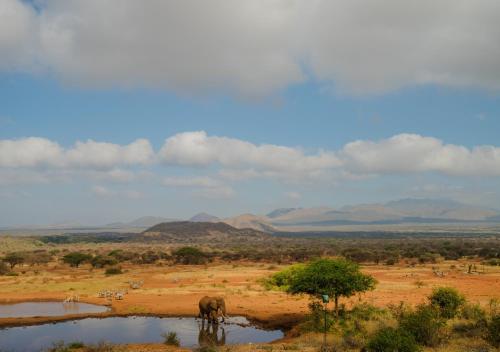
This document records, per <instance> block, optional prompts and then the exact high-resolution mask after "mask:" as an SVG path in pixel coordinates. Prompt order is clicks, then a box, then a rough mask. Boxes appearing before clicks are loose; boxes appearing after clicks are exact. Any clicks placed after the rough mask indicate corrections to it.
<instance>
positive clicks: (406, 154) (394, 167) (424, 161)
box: [339, 134, 500, 176]
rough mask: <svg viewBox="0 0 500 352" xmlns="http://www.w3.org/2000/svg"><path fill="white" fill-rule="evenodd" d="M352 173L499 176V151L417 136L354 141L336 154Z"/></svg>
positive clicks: (498, 149)
mask: <svg viewBox="0 0 500 352" xmlns="http://www.w3.org/2000/svg"><path fill="white" fill-rule="evenodd" d="M339 155H340V156H341V159H342V160H343V162H344V166H345V168H346V169H347V170H349V171H351V172H354V173H369V174H370V173H373V174H397V173H417V172H438V173H442V174H447V175H454V176H498V175H500V148H498V147H494V146H487V145H486V146H477V147H474V148H472V149H468V148H466V147H464V146H460V145H454V144H445V143H443V141H441V140H439V139H437V138H432V137H423V136H420V135H417V134H399V135H396V136H393V137H391V138H388V139H384V140H381V141H378V142H373V141H355V142H352V143H348V144H347V145H346V146H345V147H344V148H343V150H342V151H341V153H339Z"/></svg>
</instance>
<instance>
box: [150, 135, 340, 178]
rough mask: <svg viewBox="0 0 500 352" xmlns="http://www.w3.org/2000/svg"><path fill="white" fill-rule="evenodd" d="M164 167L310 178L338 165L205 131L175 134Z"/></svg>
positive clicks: (323, 155)
mask: <svg viewBox="0 0 500 352" xmlns="http://www.w3.org/2000/svg"><path fill="white" fill-rule="evenodd" d="M159 157H160V159H161V160H162V161H163V162H165V163H173V164H179V165H187V166H207V165H210V164H213V163H216V164H220V165H222V166H225V167H232V168H234V167H240V168H241V167H250V168H253V169H256V170H257V172H258V171H260V172H263V173H265V174H267V175H272V174H279V175H286V174H288V175H289V176H290V177H291V178H293V177H297V176H310V175H313V174H315V173H318V172H321V170H325V169H330V168H332V167H335V166H338V165H339V160H338V158H337V157H336V156H335V155H334V154H333V153H328V152H324V151H320V152H318V153H316V154H313V155H306V154H305V153H304V152H303V151H302V150H301V149H299V148H291V147H286V146H279V145H273V144H261V145H255V144H253V143H250V142H247V141H242V140H239V139H235V138H228V137H217V136H208V135H207V134H206V132H204V131H197V132H185V133H179V134H176V135H174V136H172V137H170V138H168V139H167V140H166V141H165V144H164V145H163V147H162V148H161V150H160V151H159Z"/></svg>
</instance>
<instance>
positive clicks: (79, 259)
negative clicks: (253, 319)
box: [63, 252, 92, 268]
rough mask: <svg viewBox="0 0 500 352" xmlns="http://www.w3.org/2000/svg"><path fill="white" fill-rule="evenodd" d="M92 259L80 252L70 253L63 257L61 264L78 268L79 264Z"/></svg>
mask: <svg viewBox="0 0 500 352" xmlns="http://www.w3.org/2000/svg"><path fill="white" fill-rule="evenodd" d="M91 259H92V256H91V255H90V254H86V253H81V252H71V253H68V254H66V255H65V256H64V257H63V262H64V263H66V264H69V265H70V266H72V267H75V268H78V267H79V266H80V264H82V263H85V262H88V261H90V260H91Z"/></svg>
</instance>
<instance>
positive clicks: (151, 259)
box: [139, 251, 160, 264]
mask: <svg viewBox="0 0 500 352" xmlns="http://www.w3.org/2000/svg"><path fill="white" fill-rule="evenodd" d="M159 259H160V256H159V255H158V253H156V252H153V251H147V252H144V253H141V255H140V260H139V262H140V263H141V264H154V263H156V262H157V261H158V260H159Z"/></svg>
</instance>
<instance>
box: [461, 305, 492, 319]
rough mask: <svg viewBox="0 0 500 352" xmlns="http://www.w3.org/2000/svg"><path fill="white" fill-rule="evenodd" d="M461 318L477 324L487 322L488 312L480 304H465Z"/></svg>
mask: <svg viewBox="0 0 500 352" xmlns="http://www.w3.org/2000/svg"><path fill="white" fill-rule="evenodd" d="M460 316H461V317H462V318H464V319H467V320H472V321H475V322H480V321H486V312H485V311H484V309H483V308H481V306H480V305H479V304H464V305H463V306H462V309H461V310H460Z"/></svg>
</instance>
